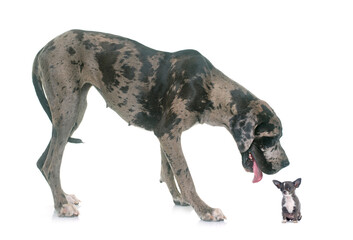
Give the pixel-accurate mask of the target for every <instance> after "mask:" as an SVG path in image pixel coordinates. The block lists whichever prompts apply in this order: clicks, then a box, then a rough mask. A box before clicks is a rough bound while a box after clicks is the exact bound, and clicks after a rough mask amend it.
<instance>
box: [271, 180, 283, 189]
mask: <svg viewBox="0 0 353 240" xmlns="http://www.w3.org/2000/svg"><path fill="white" fill-rule="evenodd" d="M272 182H273V183H274V184H275V185H276V187H277V188H281V185H282V183H281V182H280V181H277V180H273V181H272Z"/></svg>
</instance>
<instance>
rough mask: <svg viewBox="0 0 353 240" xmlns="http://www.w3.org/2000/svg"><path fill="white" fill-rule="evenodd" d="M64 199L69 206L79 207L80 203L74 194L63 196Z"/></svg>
mask: <svg viewBox="0 0 353 240" xmlns="http://www.w3.org/2000/svg"><path fill="white" fill-rule="evenodd" d="M65 197H66V200H67V202H68V203H70V204H74V205H79V204H80V202H81V201H80V200H79V199H78V198H77V197H76V196H75V195H74V194H65Z"/></svg>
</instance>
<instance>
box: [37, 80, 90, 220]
mask: <svg viewBox="0 0 353 240" xmlns="http://www.w3.org/2000/svg"><path fill="white" fill-rule="evenodd" d="M49 87H50V86H49ZM66 88H67V89H70V88H69V87H66ZM66 88H62V89H66ZM71 89H72V88H71ZM88 90H89V86H88V87H85V86H84V87H83V88H81V89H80V90H76V91H75V93H72V90H71V91H69V92H65V93H64V94H62V93H58V92H57V91H56V94H55V96H56V97H55V98H53V94H51V91H48V92H49V93H48V94H47V96H48V101H49V103H51V113H52V122H53V130H52V137H51V140H50V142H49V145H48V147H47V148H46V150H45V151H44V153H43V154H42V156H41V157H40V159H39V160H38V162H37V166H38V168H39V169H40V170H41V172H42V173H43V175H44V177H45V179H46V180H47V182H48V184H49V186H50V188H51V191H52V194H53V198H54V205H55V209H56V210H57V211H58V212H59V216H78V215H79V212H78V210H77V208H76V206H75V205H77V204H78V203H79V200H78V199H77V198H76V197H75V196H74V195H68V194H66V193H65V192H64V191H63V190H62V187H61V181H60V167H61V161H62V157H63V153H64V150H65V146H66V144H67V142H68V139H69V137H70V136H71V135H72V133H73V132H74V131H75V130H76V129H77V128H78V126H79V124H80V122H81V120H82V118H83V115H84V112H85V109H86V106H87V104H86V96H87V93H88Z"/></svg>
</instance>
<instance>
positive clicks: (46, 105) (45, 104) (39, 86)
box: [32, 52, 83, 143]
mask: <svg viewBox="0 0 353 240" xmlns="http://www.w3.org/2000/svg"><path fill="white" fill-rule="evenodd" d="M39 53H40V52H39ZM39 53H38V54H37V56H36V58H35V59H34V63H33V71H32V81H33V86H34V89H35V91H36V94H37V97H38V99H39V102H40V104H41V105H42V107H43V109H44V111H45V113H46V114H47V115H48V118H49V120H50V121H51V122H52V116H51V111H50V107H49V103H48V100H47V98H46V96H45V93H44V90H43V86H42V82H41V81H40V79H39V76H38V55H39ZM67 141H68V142H70V143H83V142H82V140H81V139H77V138H71V137H69V139H68V140H67Z"/></svg>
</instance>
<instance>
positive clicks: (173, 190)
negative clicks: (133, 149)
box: [160, 147, 190, 206]
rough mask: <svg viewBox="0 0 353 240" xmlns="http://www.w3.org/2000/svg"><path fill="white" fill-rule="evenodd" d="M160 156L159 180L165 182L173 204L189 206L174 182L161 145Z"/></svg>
mask: <svg viewBox="0 0 353 240" xmlns="http://www.w3.org/2000/svg"><path fill="white" fill-rule="evenodd" d="M161 158H162V163H161V180H160V182H161V183H162V182H165V183H166V184H167V187H168V189H169V192H170V194H171V195H172V197H173V201H174V203H175V205H180V206H189V205H190V204H189V203H187V202H186V201H185V200H184V199H183V198H182V197H181V194H180V192H179V190H178V188H177V186H176V184H175V179H174V173H173V171H172V169H171V168H170V165H169V162H168V160H167V157H166V156H165V153H164V151H163V149H162V147H161Z"/></svg>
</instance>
